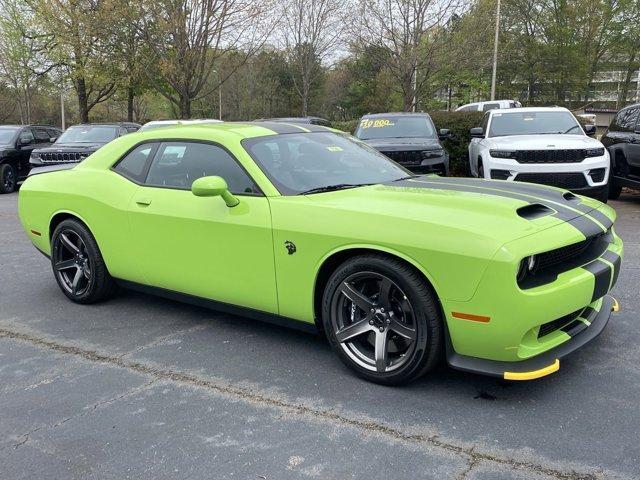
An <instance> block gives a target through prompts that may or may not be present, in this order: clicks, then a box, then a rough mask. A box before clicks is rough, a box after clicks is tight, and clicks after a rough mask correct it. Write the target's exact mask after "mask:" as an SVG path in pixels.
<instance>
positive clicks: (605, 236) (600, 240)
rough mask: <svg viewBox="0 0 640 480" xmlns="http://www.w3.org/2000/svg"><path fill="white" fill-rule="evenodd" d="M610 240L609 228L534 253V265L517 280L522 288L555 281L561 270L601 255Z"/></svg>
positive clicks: (585, 262) (563, 270) (575, 266)
mask: <svg viewBox="0 0 640 480" xmlns="http://www.w3.org/2000/svg"><path fill="white" fill-rule="evenodd" d="M609 241H610V230H609V231H607V232H606V233H599V234H597V235H593V236H591V237H589V238H587V239H585V240H582V241H580V242H576V243H572V244H571V245H566V246H564V247H560V248H556V249H554V250H549V251H547V252H543V253H539V254H537V255H536V266H535V268H534V270H533V271H531V272H529V273H527V274H526V275H525V276H524V278H522V279H519V280H518V285H519V286H520V288H522V289H525V290H526V289H529V288H534V287H539V286H540V285H545V284H548V283H551V282H553V281H555V279H556V278H558V275H560V274H561V273H562V272H566V271H568V270H571V269H572V268H577V267H580V266H582V265H586V264H587V263H589V262H591V261H593V260H594V259H596V258H598V257H599V256H601V255H602V254H603V253H604V251H605V250H606V249H607V246H608V245H609Z"/></svg>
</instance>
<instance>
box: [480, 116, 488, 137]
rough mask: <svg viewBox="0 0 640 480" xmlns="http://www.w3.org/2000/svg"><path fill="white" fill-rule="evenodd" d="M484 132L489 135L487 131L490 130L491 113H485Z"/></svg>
mask: <svg viewBox="0 0 640 480" xmlns="http://www.w3.org/2000/svg"><path fill="white" fill-rule="evenodd" d="M481 126H482V130H483V131H484V133H485V134H486V133H487V129H488V128H489V112H487V113H485V114H484V116H483V117H482V125H481Z"/></svg>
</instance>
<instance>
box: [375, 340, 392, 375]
mask: <svg viewBox="0 0 640 480" xmlns="http://www.w3.org/2000/svg"><path fill="white" fill-rule="evenodd" d="M388 346H389V342H388V337H387V330H385V331H383V332H376V347H375V359H376V370H377V371H378V372H385V371H386V370H387V358H388V352H387V348H388Z"/></svg>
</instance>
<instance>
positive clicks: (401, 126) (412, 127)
mask: <svg viewBox="0 0 640 480" xmlns="http://www.w3.org/2000/svg"><path fill="white" fill-rule="evenodd" d="M435 136H436V131H435V128H434V127H433V122H432V121H431V118H430V117H428V116H426V115H420V116H407V115H395V116H394V115H389V116H385V117H371V118H367V117H365V118H363V119H362V120H360V125H359V126H358V129H357V130H356V137H358V138H359V139H360V140H373V139H378V138H425V137H426V138H435Z"/></svg>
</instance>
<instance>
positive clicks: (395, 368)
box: [322, 255, 442, 385]
mask: <svg viewBox="0 0 640 480" xmlns="http://www.w3.org/2000/svg"><path fill="white" fill-rule="evenodd" d="M322 321H323V326H324V329H325V331H326V333H327V337H328V339H329V342H330V344H331V346H332V347H333V349H334V350H335V351H336V353H337V354H338V356H339V357H340V359H341V360H342V361H343V362H344V363H345V364H346V365H347V366H348V367H349V368H351V369H352V370H354V371H355V372H356V374H358V375H359V376H361V377H363V378H365V379H367V380H370V381H373V382H376V383H382V384H387V385H394V384H400V383H406V382H409V381H411V380H415V379H416V378H418V377H420V376H421V375H423V374H424V373H426V372H427V371H429V370H431V369H433V368H434V367H435V366H436V365H437V363H438V361H439V360H440V358H441V344H442V326H441V319H440V313H439V308H438V304H437V301H436V299H435V297H434V295H433V293H432V292H431V290H430V288H429V287H428V285H426V283H425V281H424V279H423V278H422V277H421V275H420V274H419V273H418V272H416V271H415V270H414V269H413V268H411V267H410V266H408V265H407V264H405V263H404V262H402V261H400V260H397V259H394V258H390V257H386V256H383V255H362V256H358V257H354V258H352V259H350V260H348V261H346V262H345V263H343V264H342V265H341V266H339V267H338V268H337V269H336V271H335V272H334V273H333V275H332V276H331V278H330V279H329V281H328V283H327V286H326V288H325V291H324V294H323V299H322Z"/></svg>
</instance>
